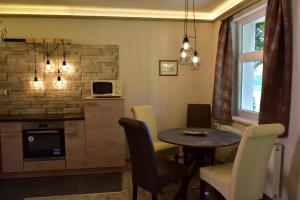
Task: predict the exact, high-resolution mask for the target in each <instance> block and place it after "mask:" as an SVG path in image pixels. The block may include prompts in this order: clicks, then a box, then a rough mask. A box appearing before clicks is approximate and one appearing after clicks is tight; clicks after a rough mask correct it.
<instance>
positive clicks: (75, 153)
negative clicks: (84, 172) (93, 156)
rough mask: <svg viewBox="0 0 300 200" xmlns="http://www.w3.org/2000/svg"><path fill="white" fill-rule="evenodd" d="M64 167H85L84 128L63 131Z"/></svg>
mask: <svg viewBox="0 0 300 200" xmlns="http://www.w3.org/2000/svg"><path fill="white" fill-rule="evenodd" d="M65 144H66V168H67V169H80V168H84V167H85V135H84V130H68V131H65Z"/></svg>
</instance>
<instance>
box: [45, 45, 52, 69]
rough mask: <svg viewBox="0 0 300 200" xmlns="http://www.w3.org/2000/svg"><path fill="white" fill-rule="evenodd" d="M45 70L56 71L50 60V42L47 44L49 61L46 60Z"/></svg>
mask: <svg viewBox="0 0 300 200" xmlns="http://www.w3.org/2000/svg"><path fill="white" fill-rule="evenodd" d="M45 71H46V72H54V67H53V65H52V64H51V63H50V60H49V53H48V44H47V61H46V65H45Z"/></svg>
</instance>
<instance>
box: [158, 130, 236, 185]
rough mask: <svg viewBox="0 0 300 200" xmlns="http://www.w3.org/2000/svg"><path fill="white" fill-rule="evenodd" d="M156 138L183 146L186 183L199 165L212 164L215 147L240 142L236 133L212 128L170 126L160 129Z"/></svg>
mask: <svg viewBox="0 0 300 200" xmlns="http://www.w3.org/2000/svg"><path fill="white" fill-rule="evenodd" d="M157 136H158V138H159V139H160V140H161V141H163V142H167V143H170V144H175V145H179V146H182V147H183V153H184V164H185V165H186V166H187V168H188V177H187V184H188V183H189V182H190V180H191V179H192V177H193V176H194V175H195V173H196V172H197V171H198V170H199V168H200V167H202V166H205V165H211V164H214V156H215V149H216V148H217V147H226V146H231V145H234V144H238V143H239V142H240V139H241V137H240V136H239V135H238V134H235V133H232V132H229V131H223V130H217V129H212V128H197V127H195V128H172V129H167V130H163V131H160V132H159V133H158V135H157Z"/></svg>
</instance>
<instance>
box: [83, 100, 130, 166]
mask: <svg viewBox="0 0 300 200" xmlns="http://www.w3.org/2000/svg"><path fill="white" fill-rule="evenodd" d="M123 113H124V103H123V100H95V101H88V102H87V103H86V105H85V115H86V116H85V119H86V121H85V122H86V124H85V127H86V165H87V167H89V168H97V167H123V166H125V139H124V134H123V132H122V131H123V130H122V128H121V126H120V125H119V123H118V120H119V118H120V117H122V116H123Z"/></svg>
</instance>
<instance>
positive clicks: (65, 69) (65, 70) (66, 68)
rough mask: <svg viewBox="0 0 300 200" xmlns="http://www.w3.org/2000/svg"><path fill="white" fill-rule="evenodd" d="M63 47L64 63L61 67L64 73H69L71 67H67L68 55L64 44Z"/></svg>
mask: <svg viewBox="0 0 300 200" xmlns="http://www.w3.org/2000/svg"><path fill="white" fill-rule="evenodd" d="M62 45H63V59H64V60H63V62H62V66H61V70H62V71H63V72H68V70H69V66H68V65H67V62H66V53H65V45H64V43H63V44H62Z"/></svg>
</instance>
